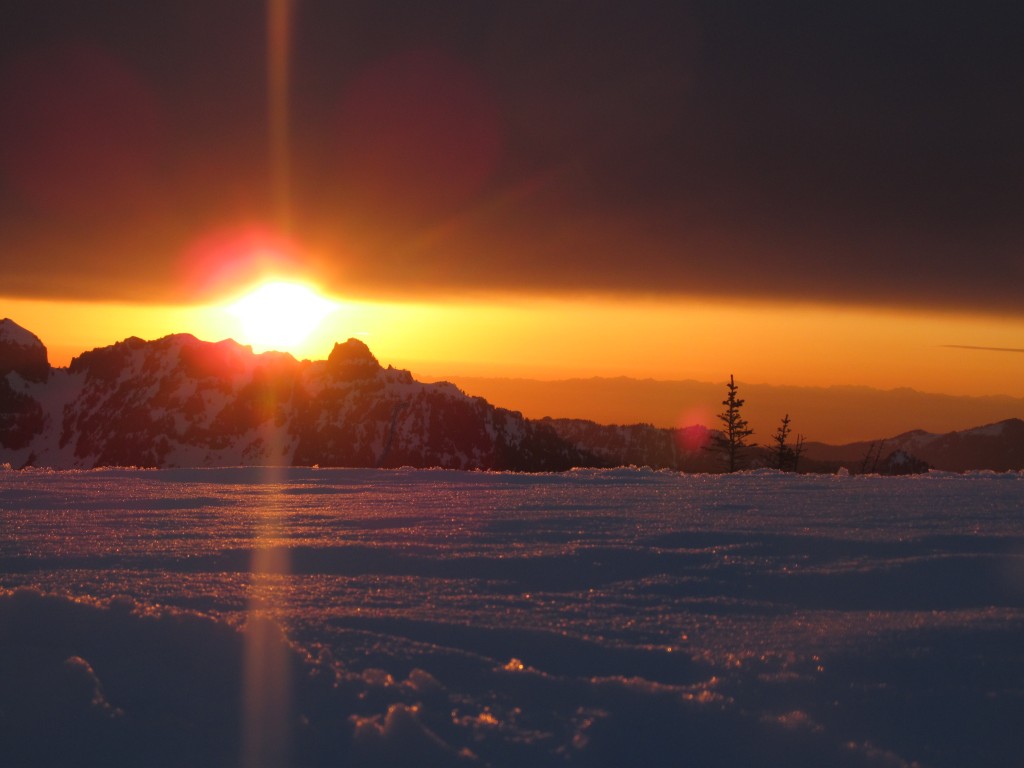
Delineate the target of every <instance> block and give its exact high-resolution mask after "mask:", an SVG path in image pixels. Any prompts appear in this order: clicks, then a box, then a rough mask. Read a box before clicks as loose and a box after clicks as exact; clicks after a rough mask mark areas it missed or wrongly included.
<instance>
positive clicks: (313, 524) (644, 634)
mask: <svg viewBox="0 0 1024 768" xmlns="http://www.w3.org/2000/svg"><path fill="white" fill-rule="evenodd" d="M0 587H2V588H3V591H0V765H62V766H64V765H76V764H78V765H148V766H153V765H254V766H256V765H266V766H271V765H281V764H289V763H291V764H296V765H331V766H341V765H415V766H422V765H493V766H563V765H569V766H574V765H602V766H629V765H648V766H669V765H671V766H677V765H679V766H682V765H693V766H847V765H849V766H862V765H869V766H901V765H921V766H951V767H952V766H967V765H971V766H1020V765H1021V764H1022V763H1021V761H1022V759H1024V757H1022V756H1024V728H1022V723H1024V474H1014V473H1010V474H999V475H996V474H974V475H966V476H956V475H944V474H936V473H933V474H931V475H929V476H923V477H911V478H879V477H822V476H804V477H797V476H791V475H779V474H772V473H765V474H760V473H754V474H743V475H738V476H731V477H725V476H686V475H678V474H675V473H668V472H651V471H644V470H606V471H600V470H593V471H592V470H585V471H574V472H570V473H566V474H558V475H514V474H489V473H472V472H448V471H425V470H391V471H384V470H380V471H378V470H333V469H332V470H319V469H276V470H267V469H252V468H248V469H209V470H151V471H149V470H139V471H134V470H97V471H88V472H46V471H23V472H12V471H0ZM69 598H71V599H69ZM266 619H270V620H271V621H267V620H266ZM278 627H279V628H280V631H279V630H278ZM282 632H283V634H282Z"/></svg>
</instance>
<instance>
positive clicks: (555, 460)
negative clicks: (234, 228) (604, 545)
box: [0, 319, 1024, 474]
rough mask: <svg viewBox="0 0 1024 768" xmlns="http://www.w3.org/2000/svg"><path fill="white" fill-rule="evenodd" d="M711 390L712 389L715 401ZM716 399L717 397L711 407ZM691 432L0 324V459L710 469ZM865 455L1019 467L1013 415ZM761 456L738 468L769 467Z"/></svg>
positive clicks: (367, 373) (363, 364) (838, 458)
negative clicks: (58, 337)
mask: <svg viewBox="0 0 1024 768" xmlns="http://www.w3.org/2000/svg"><path fill="white" fill-rule="evenodd" d="M716 396H718V397H720V392H716ZM712 402H714V400H712ZM715 434H716V432H715V431H714V430H709V429H708V428H706V427H703V426H696V425H693V426H687V427H682V428H667V427H656V426H653V425H651V424H630V425H607V424H599V423H597V422H595V421H592V420H588V419H566V418H558V419H556V418H543V419H539V420H531V419H528V418H525V417H524V416H523V415H522V414H521V413H520V412H518V411H513V410H509V409H506V408H500V407H496V406H494V405H491V404H490V403H489V402H487V401H486V400H485V399H483V398H481V397H473V396H471V395H468V394H466V393H465V392H463V391H462V390H460V389H459V388H457V387H456V386H455V385H454V384H451V383H447V382H435V383H422V382H419V381H416V380H415V379H414V378H413V376H412V374H411V373H409V372H408V371H403V370H398V369H395V368H392V367H391V366H388V367H387V368H384V367H383V366H381V365H380V363H379V362H378V361H377V359H376V358H375V357H374V355H373V354H372V352H370V350H369V348H368V347H367V346H366V345H365V344H364V343H363V342H361V341H359V340H358V339H349V340H347V341H346V342H344V343H339V344H335V346H334V349H333V350H332V351H331V354H330V355H329V357H328V358H327V360H320V361H309V360H302V361H299V360H296V359H295V358H294V357H292V356H291V355H289V354H287V353H282V352H265V353H262V354H255V353H253V351H252V349H251V347H247V346H243V345H241V344H238V343H237V342H235V341H232V340H230V339H228V340H224V341H220V342H206V341H200V340H199V339H197V338H196V337H195V336H192V335H190V334H174V335H171V336H165V337H164V338H161V339H157V340H155V341H144V340H143V339H140V338H137V337H134V336H133V337H129V338H127V339H125V340H124V341H121V342H118V343H116V344H112V345H110V346H107V347H102V348H99V349H94V350H91V351H88V352H84V353H82V354H81V355H79V356H78V357H75V358H74V359H73V360H72V361H71V364H70V365H69V366H68V368H51V367H50V365H49V363H48V359H47V353H46V347H45V346H44V345H43V344H42V342H41V341H40V340H39V339H38V337H36V336H35V335H34V334H32V333H30V332H29V331H27V330H25V329H24V328H21V327H20V326H18V325H17V324H16V323H14V322H13V321H11V320H9V319H4V320H0V463H6V464H9V465H11V466H12V467H23V466H48V467H55V468H73V467H81V468H91V467H95V466H144V467H168V466H237V465H248V466H261V465H301V466H311V465H321V466H352V467H398V466H405V465H408V466H413V467H444V468H453V469H493V470H516V471H559V470H566V469H569V468H571V467H575V466H591V467H605V466H623V465H637V466H650V467H654V468H669V469H677V470H683V471H688V472H718V471H722V470H723V469H724V467H723V466H722V465H721V462H720V460H719V457H717V456H716V455H715V454H714V453H713V452H711V451H708V450H705V448H706V446H707V445H708V444H709V442H710V441H711V440H712V438H713V436H714V435H715ZM873 443H875V444H877V443H879V441H877V440H876V441H861V442H853V443H848V444H844V445H827V444H825V443H821V442H810V441H809V442H806V443H805V444H804V446H803V458H802V459H801V465H800V467H801V469H802V470H803V471H810V472H815V471H818V472H834V471H836V470H837V469H838V468H839V467H843V466H845V467H847V468H848V469H851V470H852V471H857V468H858V467H860V465H861V464H862V463H863V458H864V456H865V455H866V453H867V451H868V449H869V447H870V446H871V445H872V444H873ZM880 445H881V447H883V448H884V452H882V451H880V452H879V453H878V455H877V456H876V458H875V461H874V462H872V468H873V469H875V470H876V471H881V472H886V473H892V474H898V473H905V472H915V471H922V470H925V469H928V468H935V469H942V470H949V471H957V472H962V471H967V470H976V469H991V470H996V471H1006V470H1017V469H1024V421H1021V420H1020V419H1016V418H1013V419H1006V420H1003V421H999V422H995V423H992V424H989V425H987V426H984V427H976V428H972V429H967V430H960V431H956V432H949V433H944V434H929V433H926V432H923V431H920V430H915V431H910V432H906V433H904V434H901V435H897V436H896V437H891V438H887V439H885V440H884V441H881V443H880ZM766 451H767V449H765V448H754V449H751V453H750V455H749V461H748V462H747V466H749V467H750V468H757V467H763V466H770V465H771V457H770V456H769V455H768V454H767V453H766Z"/></svg>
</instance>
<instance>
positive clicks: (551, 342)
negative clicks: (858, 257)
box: [0, 296, 1024, 397]
mask: <svg viewBox="0 0 1024 768" xmlns="http://www.w3.org/2000/svg"><path fill="white" fill-rule="evenodd" d="M235 298H237V297H235V296H232V297H225V299H224V300H223V302H222V303H219V304H209V305H204V306H171V305H151V304H150V305H146V304H109V303H89V302H69V301H59V300H31V299H19V298H3V297H0V316H8V317H10V318H12V319H13V320H15V321H16V322H17V323H19V324H20V325H22V326H24V327H26V328H28V329H29V330H31V331H33V332H34V333H35V334H36V335H37V336H39V337H40V338H41V339H42V341H43V343H44V344H46V345H47V347H48V349H49V352H50V361H51V364H53V365H58V366H63V365H67V363H68V362H69V360H70V358H71V357H72V356H74V355H76V354H79V353H81V352H83V351H86V350H88V349H92V348H94V347H97V346H105V345H108V344H112V343H114V342H116V341H120V340H121V339H122V338H124V337H126V336H127V335H136V336H140V337H142V338H146V339H153V338H159V337H161V336H164V335H167V334H170V333H178V332H188V333H192V334H194V335H196V336H198V337H199V338H201V339H205V340H209V341H217V340H220V339H223V338H228V337H231V338H234V339H236V340H237V341H240V342H242V343H248V344H252V345H253V346H254V348H255V349H256V351H262V350H263V349H264V348H265V345H261V343H260V339H258V338H254V337H249V336H247V335H246V330H245V328H244V327H243V325H242V323H241V321H240V319H239V318H238V317H237V316H236V315H234V314H232V313H231V312H230V311H229V310H228V309H227V305H228V304H229V303H230V301H231V300H233V299H235ZM333 299H334V300H335V301H336V302H338V308H337V310H336V311H335V312H333V313H332V314H330V315H328V316H327V318H326V319H325V320H324V321H323V322H322V323H321V325H320V327H319V328H318V329H317V330H316V331H315V332H314V333H313V334H312V335H311V336H310V337H309V338H308V339H307V340H306V342H304V343H301V344H298V345H296V346H295V347H293V348H292V349H290V350H289V351H291V352H293V354H295V355H296V356H297V357H300V358H303V357H305V358H310V359H319V358H324V357H326V356H327V354H328V353H329V352H330V349H331V347H332V345H333V343H334V342H335V341H344V340H345V339H347V338H349V337H350V336H354V337H357V338H360V339H362V340H363V341H365V342H366V343H367V344H368V345H369V347H370V349H371V350H372V351H373V352H374V354H375V355H376V356H377V357H378V359H379V360H380V361H381V363H382V364H384V365H388V364H391V365H394V366H396V367H400V368H407V369H410V370H412V371H413V372H414V373H416V374H417V375H420V376H423V377H443V376H446V375H449V376H455V375H477V376H516V377H529V378H538V379H559V378H569V377H589V376H631V377H636V378H655V379H664V380H679V379H696V380H701V381H720V380H725V379H727V378H728V376H729V374H735V375H736V377H737V379H739V380H742V381H747V382H756V383H769V384H794V385H805V386H829V385H833V384H855V385H865V386H871V387H878V388H883V389H887V388H895V387H911V388H914V389H917V390H920V391H925V392H941V393H946V394H955V395H993V394H1006V395H1013V396H1017V397H1021V396H1024V375H1022V374H1024V354H1022V353H1020V352H1012V351H1003V352H1000V351H990V350H983V349H963V348H957V347H956V346H950V345H959V346H965V347H991V348H1006V349H1010V350H1012V349H1015V348H1019V347H1021V346H1022V340H1024V319H1015V318H1005V319H1004V318H999V317H986V316H983V315H973V316H972V315H964V314H952V313H950V314H940V313H926V312H896V311H887V310H883V309H877V308H865V309H856V308H842V307H825V306H813V305H792V304H789V305H786V306H781V305H774V304H770V303H754V302H729V301H711V300H707V299H704V300H686V299H683V298H680V299H677V300H672V301H669V300H664V299H661V300H654V299H650V300H645V299H642V298H634V299H624V298H610V297H600V296H594V297H589V298H573V299H568V298H565V299H551V298H534V299H530V298H524V297H521V296H520V297H501V296H495V297H491V298H490V299H487V300H483V299H480V300H477V301H466V302H447V303H443V304H442V303H436V304H429V303H397V302H390V303H388V302H379V303H374V302H368V301H347V300H345V299H344V298H342V297H333ZM267 311H268V312H272V311H273V310H272V309H268V310H267Z"/></svg>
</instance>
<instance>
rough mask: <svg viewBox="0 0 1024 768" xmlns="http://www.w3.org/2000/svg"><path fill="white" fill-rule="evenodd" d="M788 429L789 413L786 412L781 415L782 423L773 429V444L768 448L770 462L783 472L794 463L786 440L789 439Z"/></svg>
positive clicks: (792, 454) (791, 451)
mask: <svg viewBox="0 0 1024 768" xmlns="http://www.w3.org/2000/svg"><path fill="white" fill-rule="evenodd" d="M790 431H791V430H790V427H789V414H788V413H787V414H786V415H785V416H783V417H782V423H781V424H780V425H779V428H778V429H777V430H775V434H774V435H772V442H774V443H775V445H773V446H772V447H771V448H769V449H768V453H769V455H770V456H771V461H772V464H773V465H774V467H775V468H776V469H781V470H782V471H783V472H785V471H787V470H788V469H790V468H791V467H792V466H793V464H795V463H796V462H795V461H794V452H793V448H791V447H790V446H789V445H788V444H787V442H786V441H787V440H788V439H789V433H790Z"/></svg>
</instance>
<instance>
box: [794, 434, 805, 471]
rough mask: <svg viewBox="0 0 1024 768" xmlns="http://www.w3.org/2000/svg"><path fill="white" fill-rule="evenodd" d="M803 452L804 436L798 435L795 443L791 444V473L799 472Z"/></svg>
mask: <svg viewBox="0 0 1024 768" xmlns="http://www.w3.org/2000/svg"><path fill="white" fill-rule="evenodd" d="M803 452H804V436H803V435H799V434H798V435H797V436H796V442H795V443H794V444H793V449H792V454H793V471H794V472H799V471H800V457H801V456H802V455H803Z"/></svg>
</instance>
